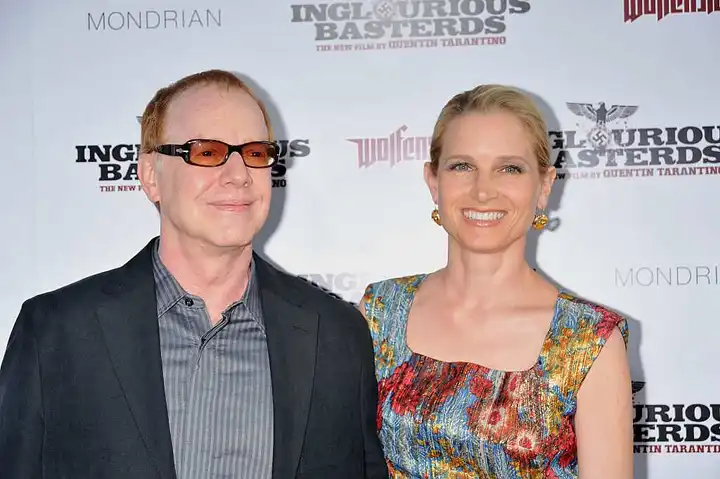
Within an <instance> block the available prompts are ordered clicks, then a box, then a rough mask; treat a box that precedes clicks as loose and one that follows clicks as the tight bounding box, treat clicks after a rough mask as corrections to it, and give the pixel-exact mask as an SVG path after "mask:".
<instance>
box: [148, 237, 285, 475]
mask: <svg viewBox="0 0 720 479" xmlns="http://www.w3.org/2000/svg"><path fill="white" fill-rule="evenodd" d="M153 272H154V276H155V284H156V296H157V307H158V310H157V314H158V322H159V327H160V351H161V356H162V369H163V379H164V383H165V396H166V400H167V409H168V419H169V423H170V435H171V438H172V444H173V454H174V458H175V469H176V472H177V477H178V479H201V478H202V479H241V478H248V479H270V477H271V473H272V453H273V400H272V385H271V382H270V364H269V359H268V349H267V340H266V335H265V323H264V321H263V315H262V308H261V304H260V295H259V291H258V285H257V279H256V277H255V266H254V264H253V265H251V270H250V280H249V282H248V287H247V290H246V291H245V294H244V296H243V297H242V299H240V300H238V301H237V302H235V303H233V304H231V305H230V306H228V308H227V309H226V310H225V311H224V312H223V315H222V319H221V321H220V322H219V323H217V324H216V325H215V326H212V325H211V323H210V319H209V316H208V313H207V310H206V308H205V304H204V302H203V300H202V299H201V298H199V297H197V296H193V295H190V294H188V293H187V292H186V291H184V290H183V288H182V287H181V286H180V284H179V283H178V282H177V281H176V280H175V278H174V277H173V276H172V275H171V274H170V272H169V271H168V270H167V268H166V267H165V266H164V265H163V263H162V261H161V260H160V255H159V254H158V251H157V244H156V245H155V247H154V249H153Z"/></svg>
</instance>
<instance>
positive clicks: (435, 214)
mask: <svg viewBox="0 0 720 479" xmlns="http://www.w3.org/2000/svg"><path fill="white" fill-rule="evenodd" d="M430 218H432V220H433V221H434V222H435V223H436V224H437V225H438V226H441V225H442V223H441V222H440V212H439V211H438V209H437V208H435V209H434V210H433V211H432V213H431V214H430Z"/></svg>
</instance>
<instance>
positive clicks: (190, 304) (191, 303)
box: [185, 298, 195, 306]
mask: <svg viewBox="0 0 720 479" xmlns="http://www.w3.org/2000/svg"><path fill="white" fill-rule="evenodd" d="M193 304H195V302H194V301H193V300H192V299H190V298H185V306H192V305H193Z"/></svg>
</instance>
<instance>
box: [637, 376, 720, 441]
mask: <svg viewBox="0 0 720 479" xmlns="http://www.w3.org/2000/svg"><path fill="white" fill-rule="evenodd" d="M644 388H645V382H644V381H633V382H632V394H633V409H634V417H633V442H634V451H635V454H720V404H708V403H704V402H700V401H693V402H689V403H672V404H670V403H668V404H663V403H655V402H653V403H649V404H644V403H642V402H640V401H639V400H638V396H639V394H640V393H641V391H643V389H644Z"/></svg>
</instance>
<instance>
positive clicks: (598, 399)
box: [359, 85, 633, 479]
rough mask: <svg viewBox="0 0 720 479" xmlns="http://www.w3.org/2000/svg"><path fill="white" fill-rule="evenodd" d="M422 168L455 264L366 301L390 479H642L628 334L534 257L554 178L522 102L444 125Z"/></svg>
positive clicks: (508, 101) (541, 129)
mask: <svg viewBox="0 0 720 479" xmlns="http://www.w3.org/2000/svg"><path fill="white" fill-rule="evenodd" d="M430 157H431V161H430V162H429V163H428V164H426V165H425V181H426V183H427V185H428V187H429V189H430V193H431V195H432V198H433V200H434V202H435V204H436V205H437V208H436V209H435V210H434V211H433V213H432V219H433V220H434V221H435V222H436V223H437V224H438V225H441V226H442V227H443V228H444V229H445V231H446V232H447V234H448V261H447V265H446V266H445V267H444V268H442V269H440V270H439V271H436V272H434V273H431V274H420V275H416V276H411V277H404V278H394V279H389V280H385V281H382V282H379V283H373V284H371V285H369V286H368V287H367V290H366V292H365V295H364V298H363V300H362V301H361V303H360V305H359V308H360V310H361V312H362V313H363V315H364V316H365V318H366V320H367V321H368V324H369V326H370V330H371V333H372V337H373V342H374V346H375V361H376V368H377V370H376V374H377V378H378V383H379V404H378V430H379V433H380V437H381V440H382V442H383V446H384V449H385V455H386V460H387V463H388V466H389V469H390V475H391V477H392V478H471V477H472V478H501V479H510V478H558V479H566V478H577V477H580V478H581V479H609V478H612V479H632V474H633V473H632V468H633V466H632V461H633V450H632V404H631V403H632V399H631V396H632V395H631V391H630V377H629V371H628V369H629V368H628V363H627V357H626V345H627V339H628V330H627V322H626V320H625V319H624V318H622V317H621V316H619V315H618V314H616V313H614V312H612V311H609V310H608V309H605V308H603V307H601V306H599V305H596V304H593V303H591V302H589V301H586V300H584V299H581V298H578V297H575V296H572V295H570V294H568V293H566V292H563V291H558V289H557V288H556V287H555V286H554V285H552V284H550V283H548V282H547V281H546V280H545V279H543V278H542V277H541V276H540V275H538V274H537V273H536V272H535V271H534V270H533V269H532V268H531V267H530V266H529V265H528V263H527V262H526V260H525V258H524V251H525V242H526V239H525V237H526V235H527V232H528V230H529V229H530V227H531V226H533V227H534V228H536V229H542V227H544V226H545V224H546V223H547V219H548V218H547V216H546V215H545V214H544V213H543V211H544V209H545V207H546V205H547V202H548V196H549V194H550V190H551V187H552V184H553V181H554V179H555V170H554V168H553V167H552V165H551V164H550V161H549V160H550V148H549V144H548V136H547V128H546V125H545V123H544V121H543V119H542V117H541V114H540V112H539V111H538V109H537V108H536V106H535V105H533V103H532V101H531V100H530V99H529V98H528V97H527V96H526V95H524V94H523V93H521V92H519V91H517V90H515V89H512V88H509V87H505V86H498V85H486V86H479V87H477V88H475V89H473V90H471V91H467V92H464V93H461V94H459V95H457V96H455V97H454V98H453V99H451V100H450V102H449V103H448V104H447V105H446V106H445V108H444V109H443V110H442V112H441V113H440V117H439V119H438V121H437V124H436V125H435V129H434V132H433V137H432V144H431V149H430Z"/></svg>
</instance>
